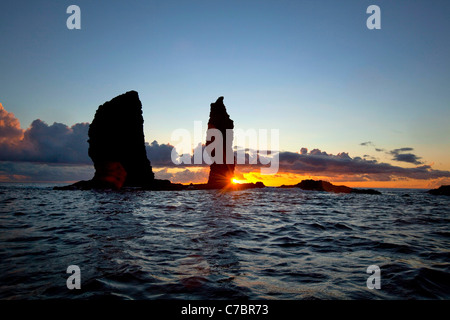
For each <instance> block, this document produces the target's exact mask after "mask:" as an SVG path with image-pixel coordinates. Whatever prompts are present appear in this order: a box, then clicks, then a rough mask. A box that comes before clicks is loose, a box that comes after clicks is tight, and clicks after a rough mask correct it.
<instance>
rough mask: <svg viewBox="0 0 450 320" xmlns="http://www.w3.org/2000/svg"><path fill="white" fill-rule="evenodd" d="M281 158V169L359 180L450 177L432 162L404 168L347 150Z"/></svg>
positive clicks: (245, 167)
mask: <svg viewBox="0 0 450 320" xmlns="http://www.w3.org/2000/svg"><path fill="white" fill-rule="evenodd" d="M403 151H405V150H404V149H403ZM279 161H280V163H279V172H284V173H295V174H300V175H312V176H314V175H316V176H327V177H330V178H331V177H342V176H345V177H347V179H352V180H355V181H369V180H375V181H392V180H398V179H399V178H410V179H420V180H428V179H438V178H448V177H450V171H442V170H434V169H432V168H431V166H429V165H422V166H418V167H415V168H403V167H399V166H394V165H391V164H388V163H382V162H378V161H377V160H374V159H363V158H361V157H353V158H352V157H350V155H349V154H348V153H347V152H341V153H339V154H337V155H332V154H328V153H326V152H324V151H321V150H319V149H314V150H312V151H311V152H309V153H304V152H303V153H295V152H288V151H284V152H280V153H279ZM258 166H259V165H255V166H250V165H242V166H241V167H240V170H241V171H246V172H250V171H255V170H256V169H257V168H258Z"/></svg>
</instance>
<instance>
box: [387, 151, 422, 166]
mask: <svg viewBox="0 0 450 320" xmlns="http://www.w3.org/2000/svg"><path fill="white" fill-rule="evenodd" d="M413 150H414V149H413V148H400V149H394V150H391V151H389V152H388V154H391V155H393V156H394V157H393V158H392V160H394V161H399V162H407V163H413V164H423V162H422V161H419V159H421V158H420V157H418V156H416V155H415V154H413V153H403V152H407V151H413Z"/></svg>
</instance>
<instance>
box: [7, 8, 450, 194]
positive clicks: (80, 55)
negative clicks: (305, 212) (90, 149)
mask: <svg viewBox="0 0 450 320" xmlns="http://www.w3.org/2000/svg"><path fill="white" fill-rule="evenodd" d="M72 4H75V5H78V6H79V7H80V9H81V29H79V30H76V29H74V30H69V29H68V28H67V26H66V20H67V19H68V18H69V16H70V14H67V13H66V9H67V7H68V6H69V5H72ZM370 5H378V6H379V8H380V9H381V29H374V30H369V29H368V28H367V26H366V21H367V19H368V18H369V17H370V14H368V13H366V10H367V8H368V7H369V6H370ZM449 12H450V2H449V1H445V0H444V1H441V0H433V1H425V0H420V1H407V0H389V1H382V0H380V1H377V0H370V1H365V0H345V1H333V0H327V1H324V0H320V1H312V0H295V1H284V0H281V1H280V0H278V1H272V0H259V1H254V0H240V1H220V0H209V1H197V0H184V1H151V0H146V1H138V0H135V1H123V0H121V1H117V0H110V1H103V0H96V1H84V0H75V1H50V0H35V1H21V0H18V1H10V2H5V1H3V2H2V3H1V4H0V41H1V42H0V47H1V50H0V103H1V105H2V107H0V117H1V118H0V181H4V182H7V181H77V180H80V179H89V178H91V177H92V175H93V169H92V167H91V166H90V165H91V162H90V159H89V158H88V157H87V143H86V141H85V140H86V135H87V129H88V123H90V122H91V121H92V119H93V117H94V114H95V111H96V109H97V108H98V106H99V105H101V104H103V103H104V102H106V101H109V100H111V99H112V98H114V97H115V96H117V95H120V94H122V93H125V92H127V91H130V90H136V91H137V92H138V93H139V97H140V100H141V102H142V104H143V117H144V121H145V122H144V133H145V139H146V141H147V142H148V145H147V155H148V157H149V159H150V161H151V162H152V165H153V167H154V171H155V172H156V176H157V177H160V178H169V179H171V180H172V181H173V182H182V183H188V182H201V181H204V180H206V179H207V168H206V167H199V168H179V167H178V168H177V167H174V165H173V164H171V163H169V162H168V161H167V155H168V151H170V146H169V145H173V144H174V143H175V142H174V141H171V136H172V133H173V132H174V130H176V129H179V128H184V129H187V130H190V131H193V128H194V121H202V122H203V124H204V126H205V127H206V123H207V121H208V116H209V105H210V103H212V102H214V101H216V99H217V98H218V97H219V96H224V97H225V99H224V103H225V105H226V107H227V111H228V113H229V114H230V117H231V119H233V120H234V123H235V128H241V129H244V130H247V129H256V130H258V129H268V130H270V129H278V130H279V133H280V142H279V147H280V172H279V174H278V175H276V176H271V177H262V176H260V175H258V174H257V173H255V172H256V171H259V170H254V168H251V167H248V166H246V167H245V168H244V167H242V168H241V169H240V171H239V170H238V172H237V174H238V175H239V177H238V178H239V179H241V180H243V181H244V180H247V181H252V182H254V181H256V180H264V181H265V182H266V184H268V185H280V184H284V183H291V182H298V181H300V180H301V179H302V178H305V177H313V178H323V179H326V180H328V181H331V182H339V183H346V184H347V185H349V186H356V187H358V186H361V187H366V186H372V187H416V188H428V187H435V186H439V185H441V184H445V183H446V184H449V183H450V157H449V156H450V151H449V150H450V148H449V147H450V138H449V137H450V129H449V125H448V122H449V119H450V91H449V90H448V88H450V59H449V57H450V37H449V36H448V33H449V31H450V19H448V14H449ZM154 141H155V143H153V142H154ZM302 148H303V149H302ZM306 149H307V151H305V150H306ZM301 150H303V151H301ZM163 155H166V158H164V157H163ZM152 157H153V159H152ZM319 163H320V165H319ZM312 164H314V165H312ZM337 164H339V165H337ZM338 168H339V169H338Z"/></svg>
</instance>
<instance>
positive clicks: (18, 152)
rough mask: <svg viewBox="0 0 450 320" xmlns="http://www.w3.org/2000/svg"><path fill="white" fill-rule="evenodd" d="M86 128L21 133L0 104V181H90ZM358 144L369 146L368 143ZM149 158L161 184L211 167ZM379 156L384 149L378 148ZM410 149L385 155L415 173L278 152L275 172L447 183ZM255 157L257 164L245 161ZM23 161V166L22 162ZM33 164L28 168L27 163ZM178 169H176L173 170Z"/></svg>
mask: <svg viewBox="0 0 450 320" xmlns="http://www.w3.org/2000/svg"><path fill="white" fill-rule="evenodd" d="M88 129H89V124H88V123H77V124H75V125H73V126H71V127H68V126H67V125H65V124H62V123H56V122H55V123H53V124H52V125H48V124H46V123H45V122H43V121H42V120H39V119H37V120H35V121H33V123H32V124H31V126H30V127H29V128H28V129H26V130H24V129H21V128H20V122H19V120H18V119H17V118H16V117H15V116H14V114H12V113H10V112H8V111H6V110H5V109H4V108H3V106H2V105H1V104H0V181H22V180H23V181H50V180H51V181H74V180H83V179H90V178H92V176H93V168H92V161H91V159H90V158H89V156H88V147H89V145H88V142H87V140H88ZM361 145H364V146H372V147H374V146H375V145H374V143H373V142H371V141H367V142H363V143H361ZM145 148H146V152H147V157H148V158H149V160H150V161H151V164H152V166H153V167H154V168H162V170H155V173H156V177H157V178H159V179H169V180H171V181H173V182H181V183H188V182H205V181H206V180H207V177H208V173H209V168H208V167H209V166H208V165H207V164H206V163H205V162H204V161H203V162H202V163H201V164H194V161H193V160H194V157H193V156H192V155H186V156H187V157H189V158H190V159H191V163H192V164H191V165H187V164H183V165H175V164H174V163H173V162H172V158H171V153H172V150H173V148H174V147H173V146H172V145H170V144H159V143H158V142H157V141H153V142H152V143H146V145H145ZM196 150H199V151H203V150H204V145H198V146H197V147H196ZM242 150H243V151H244V152H245V154H244V156H245V164H238V165H237V166H236V168H237V170H238V171H240V172H252V171H258V170H259V169H260V168H261V166H263V165H262V164H261V162H263V163H268V162H267V161H266V162H264V161H262V160H264V159H270V157H271V155H270V154H269V155H267V154H266V153H265V152H264V151H263V150H260V151H257V150H250V149H242V148H240V147H237V148H235V152H236V153H235V154H236V155H237V152H240V151H242ZM376 150H377V151H379V150H383V149H376ZM411 151H413V148H409V147H405V148H399V149H394V150H391V151H389V152H386V153H387V154H390V155H392V156H393V160H394V161H397V162H405V163H412V164H416V165H418V166H417V167H415V168H403V167H399V166H395V165H391V164H388V163H382V162H378V161H377V160H376V159H374V158H370V157H369V156H368V155H367V156H364V157H363V158H361V157H351V156H350V155H349V154H348V153H347V152H341V153H338V154H337V155H333V154H329V153H327V152H325V151H322V150H320V149H317V148H316V149H312V150H311V151H308V149H307V148H301V149H300V151H299V152H298V153H297V152H289V151H282V152H279V154H278V155H279V172H280V173H292V174H300V175H310V176H314V175H315V176H322V177H330V178H333V177H334V178H336V179H341V178H344V177H345V178H346V179H350V180H347V181H370V180H373V181H392V180H398V179H407V178H410V179H420V180H432V179H440V180H442V181H447V180H448V178H450V172H449V171H442V170H434V169H432V168H431V166H429V165H424V164H423V162H421V161H420V159H421V158H420V157H418V156H417V155H415V154H413V153H412V152H411ZM255 156H257V160H258V161H257V163H256V164H254V165H253V164H252V165H250V164H249V162H250V161H249V160H250V159H253V158H254V157H255ZM20 162H22V163H20ZM30 163H31V164H30ZM175 169H176V170H175Z"/></svg>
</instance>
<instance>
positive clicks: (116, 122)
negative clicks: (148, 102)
mask: <svg viewBox="0 0 450 320" xmlns="http://www.w3.org/2000/svg"><path fill="white" fill-rule="evenodd" d="M88 142H89V150H88V153H89V156H90V157H91V159H92V161H93V162H94V168H95V175H94V178H93V183H94V184H96V182H100V183H103V182H106V184H108V183H109V184H113V186H114V187H115V188H117V189H120V188H121V187H122V186H127V187H145V186H148V185H151V184H152V183H153V181H154V178H155V176H154V174H153V171H152V167H151V165H150V161H149V160H148V158H147V153H146V151H145V140H144V119H143V117H142V104H141V101H140V100H139V95H138V93H137V92H136V91H129V92H127V93H124V94H122V95H120V96H117V97H115V98H113V99H112V100H111V101H108V102H105V103H104V104H103V105H101V106H99V107H98V109H97V112H96V113H95V117H94V120H93V121H92V123H91V125H90V126H89V140H88Z"/></svg>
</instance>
